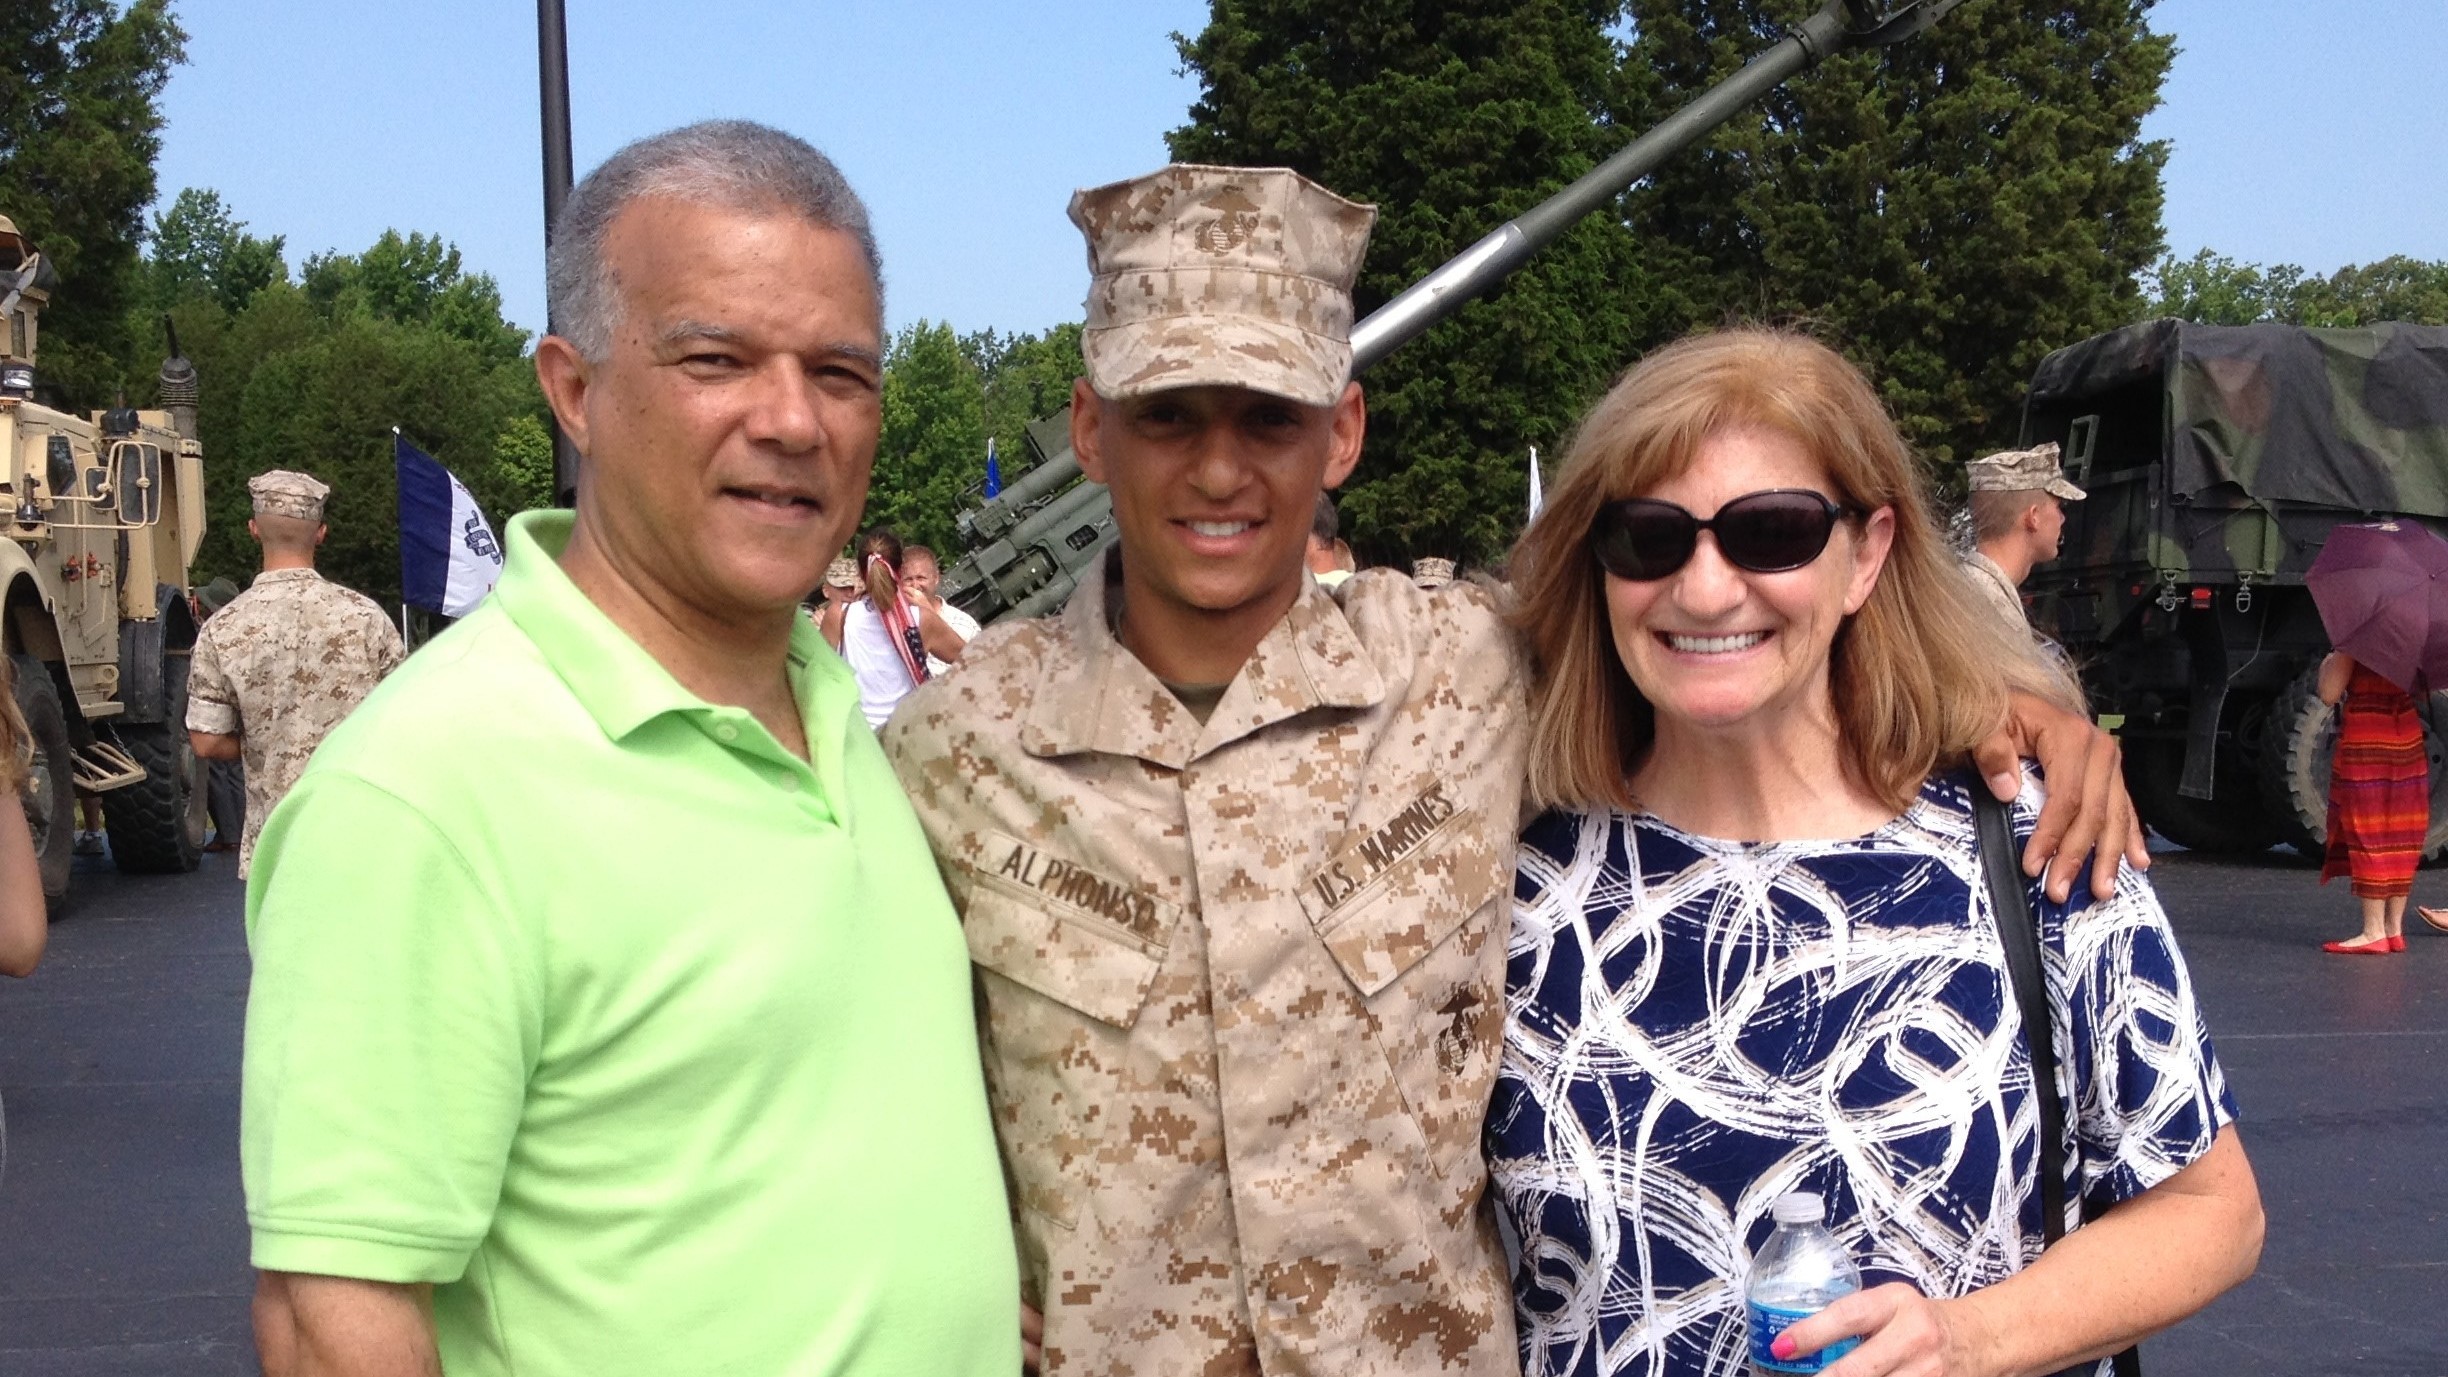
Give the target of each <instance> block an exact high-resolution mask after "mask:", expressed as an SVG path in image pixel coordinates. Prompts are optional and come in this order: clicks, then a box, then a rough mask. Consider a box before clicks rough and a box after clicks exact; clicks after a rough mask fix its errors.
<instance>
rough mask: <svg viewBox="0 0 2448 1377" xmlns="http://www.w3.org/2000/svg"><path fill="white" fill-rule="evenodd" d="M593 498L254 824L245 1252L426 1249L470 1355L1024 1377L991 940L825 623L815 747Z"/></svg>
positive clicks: (662, 1373) (663, 1374)
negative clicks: (689, 627)
mask: <svg viewBox="0 0 2448 1377" xmlns="http://www.w3.org/2000/svg"><path fill="white" fill-rule="evenodd" d="M569 531H570V517H569V516H568V514H567V513H531V514H529V515H526V516H522V517H519V518H518V519H517V520H515V521H513V522H512V523H511V526H510V531H509V551H508V567H507V568H506V569H505V571H504V572H503V575H502V580H501V584H500V586H499V587H498V588H496V589H495V591H494V593H493V596H492V597H491V598H490V599H488V600H487V601H486V603H485V605H484V606H483V607H482V608H480V609H479V610H478V611H477V612H476V613H475V614H474V615H473V616H471V617H469V618H468V619H467V620H466V621H465V622H463V623H462V624H460V625H459V626H457V627H455V628H453V629H452V630H451V631H450V632H449V633H448V634H446V635H444V636H443V637H441V638H440V639H438V640H436V641H435V642H434V643H433V644H432V645H430V646H427V647H426V648H424V649H423V650H421V651H419V652H418V653H417V654H416V655H415V656H414V657H412V658H411V659H410V660H409V661H408V663H407V665H406V666H404V667H403V668H402V669H400V670H399V671H398V672H397V673H395V674H393V675H392V676H391V677H390V678H389V679H388V680H387V681H385V683H384V684H383V686H382V688H381V689H380V690H379V691H377V692H376V693H375V694H374V695H373V696H372V697H371V698H369V699H368V700H367V701H366V702H365V704H364V705H363V706H362V707H360V708H359V709H358V710H357V712H356V713H355V714H354V715H353V716H351V717H350V718H349V719H348V720H347V721H346V722H345V723H343V724H342V725H341V726H340V728H339V729H338V730H337V731H335V732H334V733H333V734H332V735H331V737H330V738H329V739H328V740H327V741H326V742H325V743H324V744H323V746H322V748H321V749H320V750H319V751H318V752H317V753H316V755H315V757H314V761H313V763H312V764H311V765H310V766H309V767H308V769H307V771H306V774H305V776H304V777H303V778H302V779H301V780H300V781H299V783H298V785H297V787H296V788H295V789H294V790H293V791H291V793H290V794H289V796H288V798H287V800H286V801H285V802H283V803H282V804H281V806H280V807H279V808H278V809H277V810H275V811H274V812H273V814H272V817H271V820H270V822H269V823H268V824H267V825H266V827H265V828H264V832H263V838H262V841H261V842H260V843H259V845H258V846H257V849H256V853H255V867H254V874H253V881H252V884H251V885H250V887H249V889H248V893H247V935H248V942H249V945H250V947H251V949H252V951H253V954H254V958H255V979H254V988H253V990H252V993H251V995H250V997H249V1000H248V1004H247V1029H246V1082H245V1093H244V1118H243V1127H242V1132H241V1138H242V1148H243V1161H244V1168H245V1178H246V1196H247V1217H248V1222H249V1223H250V1224H251V1225H252V1227H253V1230H254V1261H255V1264H256V1265H257V1266H258V1267H262V1268H266V1269H269V1270H276V1271H286V1272H309V1273H321V1274H325V1275H332V1276H345V1277H362V1278H369V1279H373V1280H379V1281H393V1282H431V1283H433V1284H434V1288H435V1289H434V1327H435V1330H436V1333H437V1336H438V1338H439V1341H440V1345H441V1352H442V1364H443V1370H444V1371H445V1372H447V1373H449V1374H450V1377H468V1375H469V1374H505V1375H507V1374H516V1375H517V1377H547V1375H548V1374H552V1375H556V1377H557V1375H558V1374H569V1377H602V1375H603V1374H607V1373H652V1374H656V1377H679V1375H680V1374H696V1373H704V1374H713V1373H722V1374H726V1375H727V1377H728V1375H730V1374H737V1377H782V1375H783V1374H819V1373H823V1374H857V1375H858V1377H884V1375H885V1374H894V1375H895V1377H902V1375H906V1377H966V1374H980V1377H983V1375H984V1374H989V1373H991V1374H994V1377H1009V1374H1011V1373H1014V1372H1017V1371H1018V1370H1019V1361H1020V1354H1019V1338H1018V1328H1017V1324H1018V1321H1017V1310H1016V1306H1017V1301H1016V1297H1017V1296H1018V1294H1019V1281H1018V1277H1017V1271H1016V1263H1015V1259H1014V1255H1013V1249H1012V1239H1011V1229H1010V1224H1009V1216H1008V1214H1007V1212H1006V1207H1005V1201H1004V1192H1003V1180H1002V1176H1001V1174H1000V1170H999V1168H998V1166H997V1164H996V1157H995V1145H994V1137H993V1130H992V1127H991V1125H990V1124H989V1122H988V1118H987V1110H986V1099H985V1092H984V1086H983V1084H982V1082H981V1078H980V1073H979V1070H978V1058H977V1043H976V1033H975V1023H974V1021H973V1016H972V1011H971V1005H970V984H969V965H968V955H967V950H966V948H965V947H964V945H963V943H962V939H961V933H960V929H959V926H958V924H957V922H956V920H955V919H954V917H953V913H952V909H951V906H950V904H949V903H948V902H947V900H946V899H945V897H944V892H943V889H942V886H941V884H940V882H939V881H938V879H937V876H936V870H935V865H934V862H933V860H932V859H931V858H930V856H929V854H928V851H927V845H926V838H925V836H924V835H923V834H922V833H921V832H920V831H919V828H918V823H917V819H916V818H915V817H914V816H913V815H912V814H911V812H910V807H909V804H908V802H907V801H906V799H905V798H904V797H903V795H902V793H901V789H900V786H899V785H898V783H897V782H896V781H895V780H894V777H893V773H892V771H891V769H890V768H889V767H888V766H887V765H886V764H885V762H884V756H883V754H882V752H881V751H880V750H879V749H878V747H877V745H876V742H875V737H874V735H873V733H871V732H869V731H868V730H867V726H866V722H865V720H864V719H863V718H862V717H861V716H860V714H859V711H858V690H857V687H856V685H855V684H854V683H853V681H852V679H851V677H850V671H849V669H848V668H847V667H846V666H844V665H843V664H842V662H841V661H840V660H839V659H838V658H837V657H835V656H834V655H833V654H832V652H831V651H830V650H828V649H827V648H826V647H825V645H824V643H823V640H822V638H821V637H819V636H818V635H817V634H816V632H815V630H814V628H813V627H811V626H808V625H806V624H804V623H802V624H801V626H800V627H799V628H798V630H797V631H796V632H795V633H794V636H793V639H792V644H791V669H790V677H791V683H792V686H793V688H794V690H795V691H796V695H797V698H798V703H799V710H800V715H801V718H802V720H803V721H804V722H805V724H806V727H807V737H808V741H809V744H810V747H811V749H812V753H813V755H814V761H813V763H810V762H807V761H802V760H800V759H798V758H797V757H795V756H793V755H792V754H791V753H790V752H789V751H787V750H785V749H783V747H782V746H781V745H780V744H779V743H778V742H777V741H776V740H775V739H774V737H773V736H772V735H771V734H770V733H768V732H767V731H766V730H765V729H764V728H763V727H762V726H760V725H759V724H758V723H757V722H756V720H755V719H754V718H753V717H751V716H750V715H749V714H748V713H747V712H746V711H744V710H741V709H737V708H728V707H716V706H713V705H710V704H708V703H706V702H704V701H703V700H701V699H699V698H697V697H695V696H694V695H692V694H690V693H689V692H688V691H687V690H685V689H683V688H682V687H681V686H680V685H679V684H678V683H677V682H675V681H674V680H673V679H672V677H671V676H670V675H669V674H667V673H665V672H664V671H663V669H662V668H661V667H660V666H659V665H658V664H656V662H655V661H654V660H653V659H652V658H650V657H649V656H648V655H647V654H646V653H645V652H644V651H643V650H642V649H640V648H639V647H638V645H637V644H636V643H635V642H633V641H631V640H630V639H629V638H628V637H627V636H626V635H624V634H623V633H622V632H620V631H619V630H618V629H617V628H615V627H614V626H613V625H612V623H611V622H610V621H609V620H607V619H606V618H605V617H604V616H603V614H602V613H601V612H599V611H598V610H597V609H596V608H595V606H594V605H593V604H592V603H590V602H589V601H588V600H587V599H586V598H585V597H584V596H583V595H582V594H580V593H579V592H578V590H577V589H576V588H575V587H574V586H573V585H572V584H571V583H570V582H569V580H568V579H567V578H566V577H565V576H564V575H563V574H562V573H561V570H560V568H559V566H558V565H556V564H555V563H554V558H555V556H556V555H557V554H558V553H559V551H560V549H561V547H562V545H563V544H564V543H565V542H566V541H567V540H568V538H569Z"/></svg>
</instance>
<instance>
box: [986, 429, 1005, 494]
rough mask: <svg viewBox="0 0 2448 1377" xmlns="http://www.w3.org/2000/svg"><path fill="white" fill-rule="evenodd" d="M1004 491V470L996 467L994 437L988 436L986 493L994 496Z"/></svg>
mask: <svg viewBox="0 0 2448 1377" xmlns="http://www.w3.org/2000/svg"><path fill="white" fill-rule="evenodd" d="M1002 491H1003V471H1002V470H1001V469H998V468H996V467H995V453H994V437H993V436H991V435H989V436H987V437H986V495H987V496H988V497H993V496H995V495H996V494H998V493H1000V492H1002Z"/></svg>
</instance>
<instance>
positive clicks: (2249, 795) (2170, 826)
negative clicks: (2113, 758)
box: [2125, 736, 2279, 855]
mask: <svg viewBox="0 0 2448 1377" xmlns="http://www.w3.org/2000/svg"><path fill="white" fill-rule="evenodd" d="M2184 756H2185V743H2184V738H2182V737H2172V736H2171V737H2139V738H2134V739H2130V740H2128V741H2126V742H2125V792H2127V793H2129V794H2131V795H2133V801H2134V807H2135V808H2136V809H2137V810H2139V811H2140V812H2141V814H2142V821H2144V822H2146V823H2148V824H2150V827H2151V830H2152V831H2155V832H2157V833H2158V834H2159V835H2160V836H2163V837H2165V838H2167V839H2168V840H2169V841H2172V842H2174V843H2176V844H2177V845H2178V846H2181V847H2183V848H2185V849H2186V850H2187V851H2206V852H2212V853H2215V854H2221V855H2238V854H2244V853H2249V852H2254V851H2267V850H2268V849H2270V847H2272V846H2274V845H2276V844H2277V842H2278V838H2279V833H2278V829H2277V827H2276V826H2274V825H2273V823H2272V820H2271V818H2270V817H2269V815H2268V811H2267V810H2266V809H2264V808H2263V807H2262V804H2261V794H2260V791H2259V789H2258V788H2257V787H2256V782H2255V780H2254V779H2253V773H2252V768H2251V766H2250V765H2248V764H2247V763H2245V762H2244V760H2243V759H2241V758H2240V756H2238V755H2237V754H2236V753H2234V752H2231V751H2226V750H2222V751H2220V753H2219V759H2218V764H2217V768H2216V770H2215V771H2214V772H2213V773H2212V775H2211V780H2210V789H2211V792H2212V793H2213V794H2215V795H2216V797H2214V798H2207V799H2199V798H2187V797H2186V796H2185V795H2183V794H2180V793H2178V792H2176V785H2177V782H2178V781H2179V780H2181V779H2183V778H2184Z"/></svg>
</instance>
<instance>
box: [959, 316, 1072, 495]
mask: <svg viewBox="0 0 2448 1377" xmlns="http://www.w3.org/2000/svg"><path fill="white" fill-rule="evenodd" d="M960 343H961V352H962V353H963V354H966V355H967V356H968V358H969V362H970V365H971V366H972V367H973V368H975V369H976V370H977V372H978V376H979V377H981V378H983V379H984V380H985V424H986V433H987V434H988V435H989V436H991V437H993V439H994V442H995V455H996V468H997V469H999V470H1000V471H1001V473H1002V476H1003V481H1004V482H1006V483H1008V482H1010V481H1011V480H1012V479H1014V478H1017V477H1019V476H1020V475H1021V474H1022V473H1024V472H1026V471H1027V470H1028V468H1029V467H1030V465H1029V460H1028V438H1027V437H1028V428H1029V424H1030V423H1031V422H1033V421H1041V420H1045V419H1047V418H1049V417H1052V416H1053V415H1055V414H1056V413H1057V412H1060V411H1061V410H1062V409H1063V408H1064V407H1066V406H1069V405H1070V404H1071V382H1072V380H1073V379H1075V378H1077V377H1079V376H1080V375H1081V374H1082V373H1084V372H1086V371H1087V364H1086V362H1085V361H1084V360H1083V359H1082V358H1081V357H1080V325H1079V322H1077V321H1071V322H1068V323H1065V324H1062V325H1057V326H1055V327H1054V328H1053V329H1051V330H1048V331H1046V332H1045V333H1044V334H1041V335H1017V334H1015V335H999V334H996V333H995V332H994V331H992V330H982V331H980V332H978V333H977V334H974V335H964V336H962V337H961V342H960ZM979 476H980V479H981V481H982V480H983V477H984V460H982V459H981V460H980V461H979ZM980 491H981V493H982V492H983V489H982V488H981V489H980Z"/></svg>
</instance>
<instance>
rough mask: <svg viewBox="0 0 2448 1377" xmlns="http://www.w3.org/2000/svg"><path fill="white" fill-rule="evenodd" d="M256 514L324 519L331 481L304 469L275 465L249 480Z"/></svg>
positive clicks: (250, 494)
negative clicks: (313, 475)
mask: <svg viewBox="0 0 2448 1377" xmlns="http://www.w3.org/2000/svg"><path fill="white" fill-rule="evenodd" d="M247 494H248V495H249V496H251V497H253V498H254V499H255V514H256V515H257V516H294V517H296V518H298V519H299V520H301V521H321V520H322V519H323V499H324V498H326V497H328V496H330V495H331V485H330V484H328V483H325V482H323V481H322V480H320V479H317V478H313V477H310V476H308V475H306V474H303V473H294V472H291V471H290V470H288V469H272V470H270V471H268V472H265V473H259V474H256V475H255V476H254V477H253V478H250V479H248V480H247Z"/></svg>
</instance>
